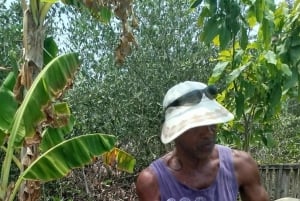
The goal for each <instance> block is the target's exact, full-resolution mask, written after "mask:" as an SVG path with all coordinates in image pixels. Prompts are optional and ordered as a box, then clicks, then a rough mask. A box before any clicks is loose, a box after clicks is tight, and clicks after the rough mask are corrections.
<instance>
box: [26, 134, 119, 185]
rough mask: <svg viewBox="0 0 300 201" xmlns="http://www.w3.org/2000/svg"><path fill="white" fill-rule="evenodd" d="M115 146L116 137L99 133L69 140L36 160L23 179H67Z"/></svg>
mask: <svg viewBox="0 0 300 201" xmlns="http://www.w3.org/2000/svg"><path fill="white" fill-rule="evenodd" d="M114 144H115V137H114V136H111V135H104V134H98V133H96V134H88V135H82V136H79V137H75V138H72V139H69V140H67V141H64V142H62V143H60V144H57V145H56V146H54V147H52V148H51V149H49V150H48V151H47V152H45V153H44V154H42V155H41V156H40V157H39V158H38V159H36V160H35V161H34V162H33V163H32V164H31V165H30V166H29V167H28V168H27V169H26V170H25V171H24V174H23V178H24V179H33V180H40V181H50V180H55V179H59V178H62V177H65V176H66V175H67V174H68V173H69V172H70V171H71V170H72V169H73V168H79V167H82V166H84V165H86V164H88V163H90V162H92V161H93V159H94V157H96V156H99V155H102V154H104V153H105V152H108V151H110V150H111V149H112V148H113V146H114ZM66 159H68V160H66Z"/></svg>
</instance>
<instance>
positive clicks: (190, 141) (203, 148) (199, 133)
mask: <svg viewBox="0 0 300 201" xmlns="http://www.w3.org/2000/svg"><path fill="white" fill-rule="evenodd" d="M175 143H176V146H177V147H178V148H180V149H182V150H184V151H185V152H186V153H187V154H189V155H190V156H191V157H195V158H202V157H203V156H207V155H208V154H210V153H212V151H213V149H214V146H215V143H216V125H210V126H201V127H195V128H191V129H189V130H187V131H186V132H185V133H183V134H182V135H180V136H179V137H178V138H177V139H176V140H175Z"/></svg>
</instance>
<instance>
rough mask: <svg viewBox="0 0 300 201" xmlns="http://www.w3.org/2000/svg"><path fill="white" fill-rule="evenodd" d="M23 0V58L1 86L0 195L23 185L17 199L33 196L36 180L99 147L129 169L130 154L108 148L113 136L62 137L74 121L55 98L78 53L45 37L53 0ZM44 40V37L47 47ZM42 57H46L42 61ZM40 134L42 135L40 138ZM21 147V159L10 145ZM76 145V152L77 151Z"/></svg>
mask: <svg viewBox="0 0 300 201" xmlns="http://www.w3.org/2000/svg"><path fill="white" fill-rule="evenodd" d="M22 3H23V4H22V7H23V12H24V19H23V22H24V23H23V45H24V58H23V59H24V62H23V64H22V66H21V68H20V73H19V75H18V77H17V78H16V76H15V75H14V73H11V74H9V76H8V77H7V79H6V80H5V82H4V83H3V85H2V87H1V91H0V96H1V100H3V102H2V103H1V107H0V108H1V112H0V113H1V119H2V120H3V121H1V127H0V142H1V145H3V146H1V148H2V150H4V151H5V158H4V161H3V165H2V168H1V186H0V187H1V188H0V199H1V200H4V199H5V200H13V199H14V197H15V195H16V193H17V191H18V190H19V188H20V186H21V190H20V195H19V199H20V200H37V199H38V198H39V190H40V188H39V185H40V183H39V181H48V180H51V179H57V178H60V177H62V176H65V175H66V174H67V173H68V172H69V171H70V170H71V169H72V168H75V167H78V166H81V165H84V164H86V163H87V162H89V161H91V159H92V158H93V157H94V156H97V155H101V154H103V153H106V162H107V163H109V164H110V163H111V162H112V161H116V162H117V164H114V165H116V166H117V167H120V168H121V169H123V168H124V169H127V170H129V171H131V170H130V169H132V168H133V166H134V163H135V161H134V159H133V158H132V157H131V156H130V155H128V154H127V153H125V152H123V151H121V150H119V149H113V150H112V146H113V144H114V141H115V139H114V137H113V136H109V135H107V136H105V135H101V134H92V135H84V136H80V137H76V138H73V139H70V140H64V137H63V134H65V133H66V132H70V127H72V121H71V119H70V116H71V115H70V111H69V108H68V106H67V104H66V103H58V102H57V101H58V99H59V98H60V97H61V95H62V93H63V92H64V90H66V89H67V88H68V87H70V85H71V83H72V80H73V76H74V73H75V71H76V69H77V68H78V66H79V59H78V55H77V54H75V53H70V54H66V55H63V56H59V57H56V54H57V46H56V44H55V42H54V41H52V40H51V39H48V40H45V32H46V25H45V19H46V15H47V13H48V11H49V9H50V7H51V6H52V4H53V3H54V2H49V1H47V2H43V1H39V0H31V1H30V3H29V5H27V4H26V2H25V1H22ZM103 12H105V11H103ZM103 12H101V13H103ZM44 42H48V43H47V47H45V46H44ZM121 50H122V48H121ZM44 52H45V54H44ZM49 57H50V58H49ZM46 62H47V63H48V62H49V63H48V65H46V66H45V67H44V64H47V63H46ZM18 101H19V102H20V105H18ZM64 126H66V127H64ZM42 139H45V141H43V143H42ZM20 147H21V151H20V153H21V159H20V161H19V160H17V158H16V157H15V156H14V151H15V150H19V148H20ZM76 148H77V152H78V151H79V152H80V153H77V154H76ZM78 149H79V150H78ZM80 149H81V150H80ZM40 151H41V152H42V153H43V154H42V155H40ZM74 153H75V154H74ZM67 155H70V156H68V157H66V156H67ZM66 158H68V160H65V159H66ZM55 159H60V160H59V161H56V160H55ZM13 160H14V162H15V163H16V164H17V166H18V167H19V169H20V176H19V178H18V179H17V181H16V184H13V183H11V184H9V177H10V174H9V173H10V167H11V163H12V161H13ZM53 161H56V162H57V164H55V165H54V164H53ZM124 165H125V166H124ZM128 165H129V166H131V167H130V168H129V166H128ZM128 168H129V169H128ZM24 181H25V182H24ZM23 182H24V183H23ZM22 183H23V184H22Z"/></svg>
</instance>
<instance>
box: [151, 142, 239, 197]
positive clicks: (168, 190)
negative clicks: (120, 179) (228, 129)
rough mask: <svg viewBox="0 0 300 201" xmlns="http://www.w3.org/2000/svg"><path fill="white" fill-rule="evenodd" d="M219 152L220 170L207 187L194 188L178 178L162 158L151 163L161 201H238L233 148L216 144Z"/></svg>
mask: <svg viewBox="0 0 300 201" xmlns="http://www.w3.org/2000/svg"><path fill="white" fill-rule="evenodd" d="M216 147H217V150H218V152H219V160H220V163H219V170H218V173H217V176H216V179H215V180H214V182H213V183H212V184H211V185H210V186H209V187H207V188H203V189H193V188H190V187H188V186H186V185H184V184H183V183H181V182H180V181H178V180H177V179H176V177H175V176H173V175H172V173H171V172H170V170H169V169H168V167H167V166H166V164H165V162H164V161H163V160H162V159H161V158H160V159H157V160H155V161H154V162H152V163H151V164H150V168H152V169H153V170H154V172H155V174H156V175H157V179H158V184H159V190H160V200H161V201H236V200H237V197H238V183H237V180H236V177H235V174H234V167H233V158H232V152H231V149H230V148H228V147H225V146H222V145H216Z"/></svg>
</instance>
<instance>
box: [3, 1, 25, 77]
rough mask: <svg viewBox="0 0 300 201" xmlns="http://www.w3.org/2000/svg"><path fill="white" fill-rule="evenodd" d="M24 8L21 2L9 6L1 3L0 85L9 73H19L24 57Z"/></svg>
mask: <svg viewBox="0 0 300 201" xmlns="http://www.w3.org/2000/svg"><path fill="white" fill-rule="evenodd" d="M21 16H22V8H21V4H20V2H12V3H11V4H10V5H9V6H7V5H6V4H4V3H3V2H1V3H0V26H1V29H0V52H1V54H0V67H5V68H6V69H7V70H5V71H4V70H0V83H2V82H3V80H4V79H5V78H6V76H7V75H8V73H9V72H11V71H13V70H14V71H15V72H17V69H18V65H19V61H20V56H21V55H22V51H21V50H22V48H21V45H22V32H21V31H22V23H21V22H22V19H21Z"/></svg>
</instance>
